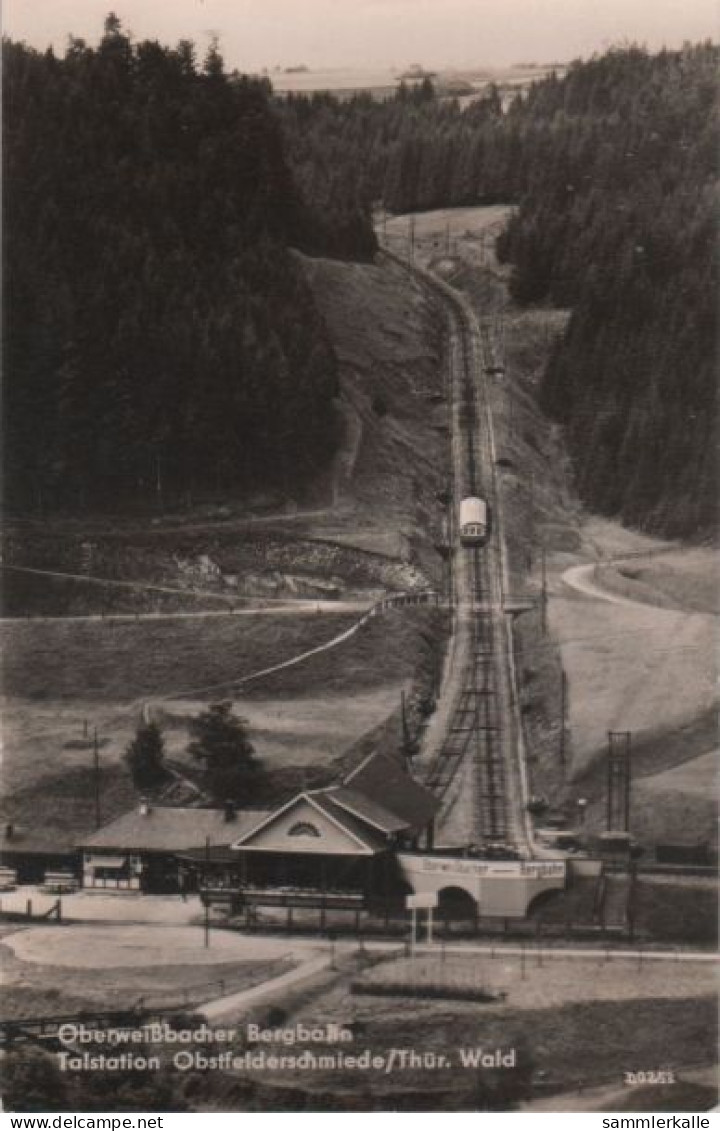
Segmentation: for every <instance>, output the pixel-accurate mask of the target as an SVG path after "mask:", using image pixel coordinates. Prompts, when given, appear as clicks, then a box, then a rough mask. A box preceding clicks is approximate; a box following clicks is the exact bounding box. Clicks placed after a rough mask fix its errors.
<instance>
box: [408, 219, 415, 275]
mask: <svg viewBox="0 0 720 1131" xmlns="http://www.w3.org/2000/svg"><path fill="white" fill-rule="evenodd" d="M408 243H409V247H410V262H411V263H414V262H415V214H414V213H413V214H412V216H411V217H410V226H409V228H408Z"/></svg>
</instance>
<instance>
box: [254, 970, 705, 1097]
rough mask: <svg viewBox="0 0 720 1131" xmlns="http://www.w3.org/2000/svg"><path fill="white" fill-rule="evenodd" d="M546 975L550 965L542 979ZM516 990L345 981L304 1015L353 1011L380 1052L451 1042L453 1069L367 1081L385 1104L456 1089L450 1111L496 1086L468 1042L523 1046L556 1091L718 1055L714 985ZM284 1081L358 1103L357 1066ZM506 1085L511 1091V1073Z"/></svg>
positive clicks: (533, 1068) (344, 1017) (447, 1049)
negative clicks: (443, 993) (404, 990)
mask: <svg viewBox="0 0 720 1131" xmlns="http://www.w3.org/2000/svg"><path fill="white" fill-rule="evenodd" d="M567 969H568V967H567V964H562V966H561V970H562V972H563V973H565V972H566V971H567ZM546 974H547V969H546V968H545V967H544V968H543V969H542V970H541V971H540V972H539V975H538V979H543V978H544V977H545V976H546ZM616 978H617V981H618V982H621V983H624V982H625V981H632V977H628V976H627V975H623V974H622V973H621V974H616ZM559 980H560V981H562V976H561V977H560V979H559ZM515 988H516V983H514V984H513V991H512V992H511V996H510V997H509V998H508V1001H507V1003H506V1004H505V1005H504V1006H495V1005H479V1004H478V1003H476V1002H472V1003H467V1004H464V1003H462V1004H461V1003H457V1002H447V1003H439V1002H437V1001H432V1002H420V1001H418V1000H416V999H411V998H406V999H403V998H395V997H393V998H381V997H377V998H371V997H365V996H356V997H352V998H348V996H347V992H346V990H345V988H344V987H343V986H337V987H335V988H334V989H333V990H331V991H330V992H329V993H328V994H326V995H325V996H324V997H322V998H320V999H319V1000H318V1001H317V1002H316V1003H313V1007H312V1008H311V1009H308V1008H307V1007H306V1008H305V1010H304V1011H303V1016H302V1020H303V1022H304V1023H307V1024H313V1023H319V1022H320V1021H321V1020H322V1021H323V1022H324V1021H327V1020H336V1019H337V1020H341V1021H342V1022H343V1023H344V1024H348V1023H349V1021H350V1019H351V1018H352V1019H354V1021H355V1023H356V1024H357V1025H358V1026H359V1027H360V1028H361V1033H362V1047H363V1048H370V1049H371V1050H372V1051H373V1052H384V1053H386V1054H387V1052H388V1050H389V1049H391V1048H405V1049H412V1050H415V1051H418V1052H423V1051H426V1050H427V1051H433V1052H435V1053H437V1052H438V1051H440V1050H442V1051H443V1052H444V1053H446V1054H447V1055H448V1056H449V1058H450V1060H451V1065H452V1066H451V1067H449V1068H448V1069H438V1070H435V1071H433V1072H430V1073H429V1072H428V1071H427V1069H424V1068H420V1067H418V1068H408V1069H407V1070H405V1071H403V1072H400V1073H396V1074H395V1075H394V1077H386V1076H378V1075H377V1074H375V1073H373V1074H372V1076H371V1078H370V1079H369V1080H368V1081H367V1084H368V1085H369V1087H370V1088H371V1089H372V1094H373V1097H374V1100H375V1102H376V1103H378V1104H379V1106H380V1109H381V1110H383V1109H384V1110H387V1107H388V1106H394V1104H395V1102H396V1101H397V1102H399V1103H400V1104H403V1100H402V1099H401V1096H402V1095H403V1093H405V1094H407V1093H413V1092H414V1093H415V1102H416V1103H417V1101H418V1100H420V1107H411V1108H410V1110H429V1109H433V1108H434V1106H435V1104H434V1103H433V1101H432V1095H433V1093H435V1092H442V1091H443V1090H446V1091H447V1093H448V1095H447V1097H446V1101H445V1102H446V1103H447V1101H448V1099H449V1098H450V1096H451V1097H452V1100H451V1106H449V1107H448V1106H443V1107H442V1108H441V1110H444V1111H449V1110H466V1109H472V1107H473V1100H472V1096H473V1094H474V1089H475V1088H476V1087H477V1085H478V1084H479V1083H485V1082H487V1083H488V1084H492V1083H493V1072H492V1070H486V1071H485V1072H482V1071H481V1072H478V1070H477V1069H469V1068H463V1067H462V1065H461V1062H460V1059H459V1056H458V1052H457V1050H458V1049H459V1048H478V1047H482V1048H484V1049H485V1050H495V1049H496V1048H501V1049H503V1050H508V1049H513V1048H515V1049H516V1050H517V1056H518V1061H519V1063H521V1064H524V1065H525V1066H526V1068H525V1072H526V1073H528V1072H532V1073H533V1074H541V1073H542V1074H543V1075H542V1080H543V1089H546V1088H547V1087H548V1085H549V1084H552V1086H553V1088H556V1089H557V1090H563V1089H569V1088H572V1087H573V1086H578V1085H579V1084H581V1083H582V1084H583V1085H584V1086H591V1085H592V1084H593V1082H601V1081H602V1082H604V1081H606V1080H607V1079H608V1078H610V1079H612V1078H613V1077H616V1079H617V1081H618V1083H621V1082H622V1080H623V1075H624V1072H625V1071H627V1070H631V1069H633V1068H635V1069H637V1068H638V1067H639V1066H642V1067H649V1066H652V1067H653V1068H671V1069H673V1070H675V1071H678V1070H680V1069H681V1068H682V1066H683V1065H694V1064H697V1063H712V1062H713V1061H714V1059H715V1054H716V1031H717V1010H716V1004H715V995H714V993H713V992H707V993H705V994H702V993H697V992H696V993H692V992H691V995H690V996H682V995H678V996H677V997H669V996H666V993H665V990H662V991H661V992H662V996H660V997H653V996H642V994H637V995H634V996H632V997H626V998H624V999H623V1000H619V999H614V1000H584V1001H567V995H565V1000H563V997H564V995H563V993H562V988H561V987H560V988H559V990H558V993H557V996H556V1000H555V1003H554V1004H553V1005H552V1006H544V1007H542V1006H541V1007H536V1008H532V1007H530V1008H528V1007H525V1006H523V1005H522V1004H521V1003H520V1001H518V1002H517V1003H515V1001H514V1000H513V992H514V990H515ZM525 1081H527V1075H526V1076H525ZM257 1082H258V1084H260V1083H261V1081H260V1080H258V1081H257ZM266 1082H267V1081H266ZM277 1082H278V1083H285V1084H286V1085H287V1086H288V1087H290V1086H294V1087H297V1088H309V1089H310V1090H311V1093H310V1094H311V1095H313V1096H316V1095H318V1094H320V1093H321V1092H324V1093H325V1095H326V1096H327V1095H328V1094H329V1095H330V1097H331V1099H332V1100H335V1101H336V1102H337V1103H338V1106H339V1107H342V1105H343V1101H344V1103H345V1104H347V1103H349V1102H352V1101H351V1097H353V1095H354V1097H355V1100H356V1102H357V1098H358V1078H357V1074H354V1073H352V1072H351V1071H344V1072H342V1071H341V1072H333V1073H332V1074H331V1075H330V1074H327V1073H321V1072H320V1073H314V1074H313V1077H312V1081H311V1082H308V1080H307V1076H306V1075H305V1076H304V1077H303V1075H302V1074H301V1073H295V1074H292V1073H289V1072H288V1073H282V1074H279V1078H278V1081H277ZM522 1083H523V1081H522V1080H519V1081H518V1084H519V1085H521V1086H522ZM506 1087H509V1088H510V1089H511V1090H512V1087H513V1084H512V1080H510V1081H509V1082H508V1083H507V1084H506ZM311 1102H312V1101H311ZM475 1102H477V1101H475ZM426 1104H429V1105H430V1106H429V1107H428V1106H426ZM360 1110H362V1109H360Z"/></svg>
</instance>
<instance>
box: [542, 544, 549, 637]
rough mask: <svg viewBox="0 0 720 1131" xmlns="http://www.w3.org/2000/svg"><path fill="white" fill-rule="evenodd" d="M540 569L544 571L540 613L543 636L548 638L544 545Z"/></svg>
mask: <svg viewBox="0 0 720 1131" xmlns="http://www.w3.org/2000/svg"><path fill="white" fill-rule="evenodd" d="M540 567H541V570H542V593H541V596H540V612H541V617H542V630H543V635H544V636H546V635H547V628H548V624H547V603H548V594H547V562H546V560H545V545H544V544H543V546H542V548H541V550H540Z"/></svg>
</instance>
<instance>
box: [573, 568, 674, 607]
mask: <svg viewBox="0 0 720 1131" xmlns="http://www.w3.org/2000/svg"><path fill="white" fill-rule="evenodd" d="M596 568H597V564H596V563H595V562H590V564H589V565H577V566H571V567H570V569H566V570H565V572H564V574H563V575H562V578H561V580H562V582H563V584H564V585H567V586H568V588H569V589H574V590H575V592H576V593H582V595H583V596H584V597H592V598H593V599H594V600H596V601H609V602H610V604H612V605H632V606H633V608H635V609H648V608H653V609H654V608H657V609H660V612H663V611H667V610H663V609H661V608H660V606H658V605H648V603H647V601H633V600H632V599H631V598H630V597H622V596H621V595H620V594H619V593H611V592H609V590H607V589H602V588H601V587H600V586H599V585H598V584H597V583H596V581H595V570H596Z"/></svg>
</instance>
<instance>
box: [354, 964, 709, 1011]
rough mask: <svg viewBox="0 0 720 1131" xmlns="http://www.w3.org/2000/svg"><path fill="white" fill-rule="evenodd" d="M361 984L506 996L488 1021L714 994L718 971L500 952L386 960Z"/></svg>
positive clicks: (491, 1006) (490, 1005)
mask: <svg viewBox="0 0 720 1131" xmlns="http://www.w3.org/2000/svg"><path fill="white" fill-rule="evenodd" d="M356 980H360V981H362V982H363V983H364V985H365V986H366V987H367V989H371V988H372V987H373V986H378V987H383V986H384V985H387V984H389V983H392V984H395V983H397V982H400V983H406V984H407V985H408V986H412V987H422V986H423V985H435V986H441V985H445V986H446V987H447V988H448V991H449V992H450V994H452V993H454V992H462V991H463V990H464V989H468V990H476V991H477V990H481V989H485V990H487V991H488V992H489V993H491V994H495V995H497V994H500V993H504V994H506V995H507V997H506V1000H505V1001H504V1002H488V1003H487V1004H485V1005H483V1007H482V1011H483V1017H486V1018H495V1017H502V1016H504V1014H505V1013H506V1012H507V1009H508V1008H510V1007H511V1008H513V1009H541V1010H544V1009H548V1010H549V1009H554V1008H559V1007H562V1006H564V1005H567V1004H568V1003H570V1002H597V1001H610V1000H612V1001H627V1000H628V999H637V998H657V999H661V998H687V997H692V996H695V995H701V994H712V993H713V990H714V988H715V986H716V985H717V972H716V970H715V969H713V968H710V967H707V966H698V967H694V966H691V967H688V966H686V965H682V964H680V963H678V964H677V965H673V967H672V977H668V967H667V966H666V964H664V963H655V964H653V963H651V962H647V961H645V962H644V963H638V962H635V961H628V960H627V959H622V958H617V957H614V958H612V959H611V960H608V961H606V960H605V959H604V958H603V959H599V960H598V959H593V960H588V961H584V960H582V959H572V960H569V959H563V957H562V953H561V952H557V953H555V954H553V952H547V951H545V952H544V953H543V957H542V958H541V959H539V958H538V955H537V953H535V954H534V953H533V949H532V948H531V947H530V948H528V953H527V958H526V961H525V962H522V961H521V959H520V958H518V957H508V956H506V955H504V954H503V952H502V948H498V951H497V954H496V957H495V958H490V957H485V956H482V957H479V958H462V957H458V956H457V955H449V956H448V957H447V958H446V959H445V960H443V959H441V958H427V957H424V956H423V957H419V958H415V959H410V958H408V959H399V960H396V961H392V962H384V963H381V964H380V965H378V966H375V967H372V968H371V969H370V970H368V972H367V973H366V974H365V975H363V976H362V978H360V979H356ZM400 996H402V995H400Z"/></svg>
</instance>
